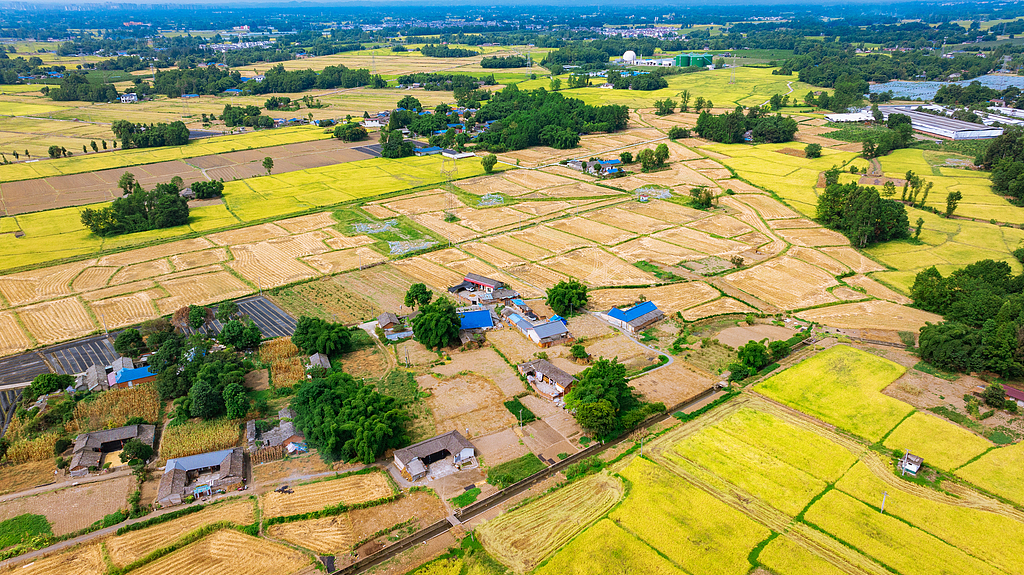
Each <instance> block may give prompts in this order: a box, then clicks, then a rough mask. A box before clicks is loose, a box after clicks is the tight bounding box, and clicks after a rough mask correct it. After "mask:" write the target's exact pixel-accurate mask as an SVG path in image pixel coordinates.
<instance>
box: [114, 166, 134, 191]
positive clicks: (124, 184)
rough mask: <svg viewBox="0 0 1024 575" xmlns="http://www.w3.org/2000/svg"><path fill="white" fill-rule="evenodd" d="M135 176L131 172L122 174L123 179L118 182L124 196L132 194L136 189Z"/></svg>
mask: <svg viewBox="0 0 1024 575" xmlns="http://www.w3.org/2000/svg"><path fill="white" fill-rule="evenodd" d="M135 184H136V182H135V174H133V173H131V172H125V173H123V174H121V177H120V178H119V179H118V180H117V187H119V188H121V191H122V192H124V195H126V196H127V195H128V194H130V193H132V191H133V190H134V189H135Z"/></svg>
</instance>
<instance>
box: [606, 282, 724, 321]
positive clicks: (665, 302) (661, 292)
mask: <svg viewBox="0 0 1024 575" xmlns="http://www.w3.org/2000/svg"><path fill="white" fill-rule="evenodd" d="M588 295H589V296H590V297H589V301H588V302H587V307H588V308H590V309H593V310H597V311H605V312H606V311H608V310H609V309H611V308H612V306H627V305H632V304H633V303H635V302H637V301H639V299H640V296H643V297H644V298H646V299H647V300H650V301H653V302H654V303H655V305H657V306H658V309H660V310H662V311H664V312H665V313H666V314H675V312H677V311H683V310H685V309H689V308H691V307H694V306H696V305H698V304H702V303H704V302H707V301H710V300H713V299H715V298H717V297H719V296H720V295H721V294H720V293H719V291H718V290H717V289H715V288H713V287H711V286H710V285H708V284H706V283H704V282H686V283H679V284H672V285H667V286H660V287H654V288H629V289H599V290H592V291H591V292H589V294H588Z"/></svg>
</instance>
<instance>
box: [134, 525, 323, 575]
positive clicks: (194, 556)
mask: <svg viewBox="0 0 1024 575" xmlns="http://www.w3.org/2000/svg"><path fill="white" fill-rule="evenodd" d="M309 562H310V560H309V558H308V557H307V556H306V555H305V554H304V553H302V552H300V551H295V550H294V549H291V548H289V547H285V546H284V545H281V544H279V543H272V542H270V541H266V540H262V541H261V540H259V539H257V538H255V537H250V536H248V535H244V534H242V533H239V532H238V531H234V530H232V529H222V530H220V531H217V532H215V533H213V534H211V535H207V536H206V537H204V538H202V539H200V540H199V541H196V542H195V543H192V544H191V545H188V546H186V547H184V548H182V549H179V550H178V551H175V552H174V553H171V554H170V555H165V556H163V557H161V558H160V559H157V560H156V561H154V562H152V563H149V564H148V565H145V566H143V567H141V568H140V569H138V570H137V571H135V572H136V573H140V574H143V575H156V574H158V573H159V574H163V573H221V574H224V575H271V574H280V573H285V574H287V573H294V572H296V571H298V570H299V569H301V568H302V567H303V566H305V565H307V564H308V563H309Z"/></svg>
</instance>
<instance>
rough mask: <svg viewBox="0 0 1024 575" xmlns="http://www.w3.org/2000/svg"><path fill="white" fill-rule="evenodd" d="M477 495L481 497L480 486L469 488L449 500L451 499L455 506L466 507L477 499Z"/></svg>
mask: <svg viewBox="0 0 1024 575" xmlns="http://www.w3.org/2000/svg"><path fill="white" fill-rule="evenodd" d="M477 497H480V488H479V487H474V488H472V489H467V490H466V491H464V492H463V493H462V495H459V496H456V497H452V498H451V499H449V500H448V501H451V502H452V505H453V506H454V507H465V506H467V505H469V504H470V503H473V502H474V501H476V498H477Z"/></svg>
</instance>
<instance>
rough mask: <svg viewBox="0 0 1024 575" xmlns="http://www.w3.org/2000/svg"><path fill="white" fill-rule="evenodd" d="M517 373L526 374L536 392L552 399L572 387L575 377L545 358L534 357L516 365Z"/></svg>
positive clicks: (555, 398)
mask: <svg viewBox="0 0 1024 575" xmlns="http://www.w3.org/2000/svg"><path fill="white" fill-rule="evenodd" d="M517 369H519V373H521V374H523V375H525V376H526V381H529V382H530V384H531V385H532V386H533V388H534V389H536V390H537V393H539V394H541V395H543V396H545V397H547V398H548V399H550V400H552V401H554V400H557V399H558V398H560V397H562V396H563V395H565V394H566V393H568V391H569V390H570V389H571V388H572V384H573V383H575V382H576V378H575V377H573V376H571V375H569V374H568V373H566V372H564V371H562V370H561V369H558V368H557V367H555V366H554V365H553V364H552V363H551V362H549V361H548V360H546V359H535V360H533V361H528V362H526V363H521V364H519V365H518V366H517Z"/></svg>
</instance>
